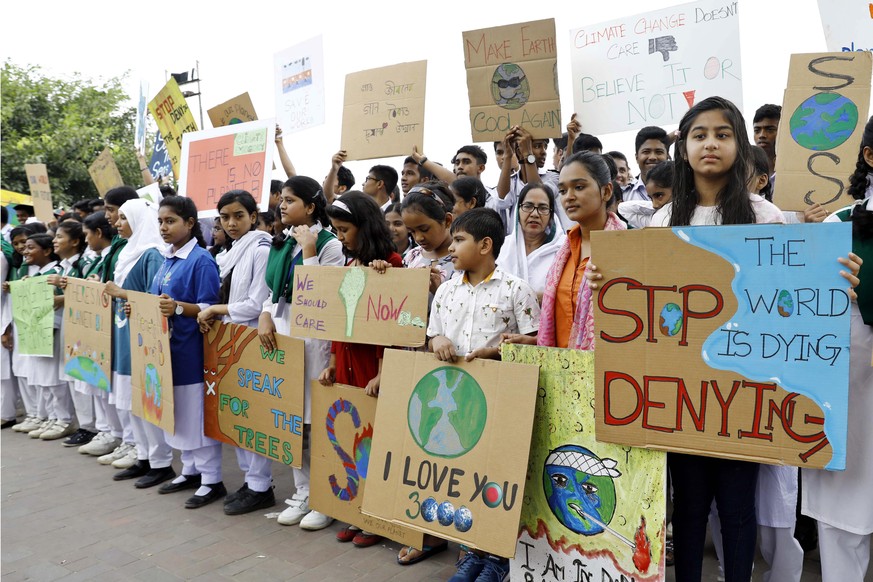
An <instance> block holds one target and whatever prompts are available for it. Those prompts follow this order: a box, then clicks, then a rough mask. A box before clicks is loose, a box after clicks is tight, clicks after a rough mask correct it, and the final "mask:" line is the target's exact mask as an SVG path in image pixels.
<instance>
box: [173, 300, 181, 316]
mask: <svg viewBox="0 0 873 582" xmlns="http://www.w3.org/2000/svg"><path fill="white" fill-rule="evenodd" d="M182 311H183V309H182V304H181V303H179V302H178V301H176V309H174V310H173V313H175V314H176V315H182Z"/></svg>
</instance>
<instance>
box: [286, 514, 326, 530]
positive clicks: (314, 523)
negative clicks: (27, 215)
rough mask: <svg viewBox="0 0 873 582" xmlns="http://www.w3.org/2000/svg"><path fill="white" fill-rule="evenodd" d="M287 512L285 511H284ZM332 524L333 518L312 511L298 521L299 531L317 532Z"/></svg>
mask: <svg viewBox="0 0 873 582" xmlns="http://www.w3.org/2000/svg"><path fill="white" fill-rule="evenodd" d="M286 511H287V510H286ZM332 523H333V518H332V517H330V516H327V515H325V514H323V513H319V512H317V511H315V510H314V509H313V510H312V511H310V512H309V513H307V514H306V517H304V518H303V519H301V520H300V529H305V530H309V531H318V530H320V529H324V528H326V527H327V526H329V525H330V524H332Z"/></svg>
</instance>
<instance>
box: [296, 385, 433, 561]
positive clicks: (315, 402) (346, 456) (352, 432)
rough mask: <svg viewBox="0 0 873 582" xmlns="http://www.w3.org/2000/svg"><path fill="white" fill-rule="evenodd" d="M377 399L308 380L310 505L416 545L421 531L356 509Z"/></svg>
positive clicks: (363, 484)
mask: <svg viewBox="0 0 873 582" xmlns="http://www.w3.org/2000/svg"><path fill="white" fill-rule="evenodd" d="M377 402H378V400H377V399H376V398H374V397H372V396H367V394H366V393H365V392H364V391H363V390H362V389H361V388H355V387H353V386H344V385H342V384H334V385H333V386H322V385H321V384H319V383H318V382H317V381H316V380H313V381H312V437H311V438H312V474H311V486H310V505H311V506H312V508H313V509H315V510H316V511H319V512H321V513H323V514H325V515H329V516H331V517H333V518H335V519H338V520H340V521H342V522H344V523H348V524H351V525H354V526H356V527H359V528H361V529H363V530H364V531H366V532H368V533H373V534H377V535H380V536H383V537H386V538H389V539H392V540H394V541H396V542H400V543H401V544H403V545H407V546H414V547H416V548H419V549H420V548H421V546H422V534H421V532H419V531H415V530H413V529H410V528H408V527H404V526H401V525H398V524H396V523H392V522H389V521H385V520H384V519H379V518H378V517H373V516H371V515H364V514H363V513H361V500H362V499H363V497H364V489H365V487H366V484H367V477H368V475H369V472H368V468H369V464H370V446H371V445H372V442H373V425H374V424H375V422H376V403H377Z"/></svg>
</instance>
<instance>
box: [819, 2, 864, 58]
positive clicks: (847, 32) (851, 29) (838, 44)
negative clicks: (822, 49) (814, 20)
mask: <svg viewBox="0 0 873 582" xmlns="http://www.w3.org/2000/svg"><path fill="white" fill-rule="evenodd" d="M818 12H819V14H821V25H822V28H824V35H825V42H826V43H827V46H828V52H832V53H837V52H851V51H873V4H871V3H870V1H869V0H818Z"/></svg>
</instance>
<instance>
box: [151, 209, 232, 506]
mask: <svg viewBox="0 0 873 582" xmlns="http://www.w3.org/2000/svg"><path fill="white" fill-rule="evenodd" d="M158 220H159V223H160V227H161V236H162V237H163V239H164V242H165V243H166V245H167V246H165V247H164V249H163V251H162V252H163V255H164V262H163V264H162V265H161V268H160V270H159V271H158V274H157V276H156V277H155V278H154V281H153V282H152V286H151V292H152V293H153V294H155V295H159V296H160V297H161V313H163V314H164V316H166V317H167V318H168V319H169V325H170V327H171V329H172V332H171V334H170V353H171V355H172V363H173V405H174V408H175V433H174V434H172V435H169V434H168V435H167V436H166V438H167V442H168V443H169V444H170V445H171V446H172V447H173V448H175V449H179V450H180V451H181V452H182V474H181V475H180V476H179V477H177V478H176V479H174V480H173V481H170V482H169V483H165V484H164V485H163V486H162V487H161V489H159V490H158V492H159V493H172V492H174V491H180V490H183V489H188V488H193V487H195V486H197V485H198V483H199V487H197V490H196V491H195V492H194V495H192V496H191V497H189V498H188V499H187V500H186V501H185V507H186V508H187V509H197V508H199V507H203V506H204V505H207V504H209V503H212V502H213V501H215V500H217V499H221V498H222V497H224V496H225V495H227V490H226V489H225V487H224V483H223V482H222V480H221V443H220V442H218V441H216V440H213V439H211V438H208V437H206V436H204V434H203V396H204V394H203V391H204V388H203V335H202V334H201V333H200V326H199V325H198V324H197V314H199V313H200V311H201V310H202V309H205V308H206V307H208V306H210V305H214V304H215V303H218V289H219V286H220V280H219V276H218V266H217V265H216V264H215V259H213V258H212V255H210V254H209V251H207V250H206V242H205V241H204V240H203V233H202V232H201V230H200V223H199V222H198V220H197V207H196V206H195V205H194V202H193V201H192V200H191V199H190V198H184V197H182V196H167V197H166V198H164V199H163V200H161V204H160V210H159V211H158Z"/></svg>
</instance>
